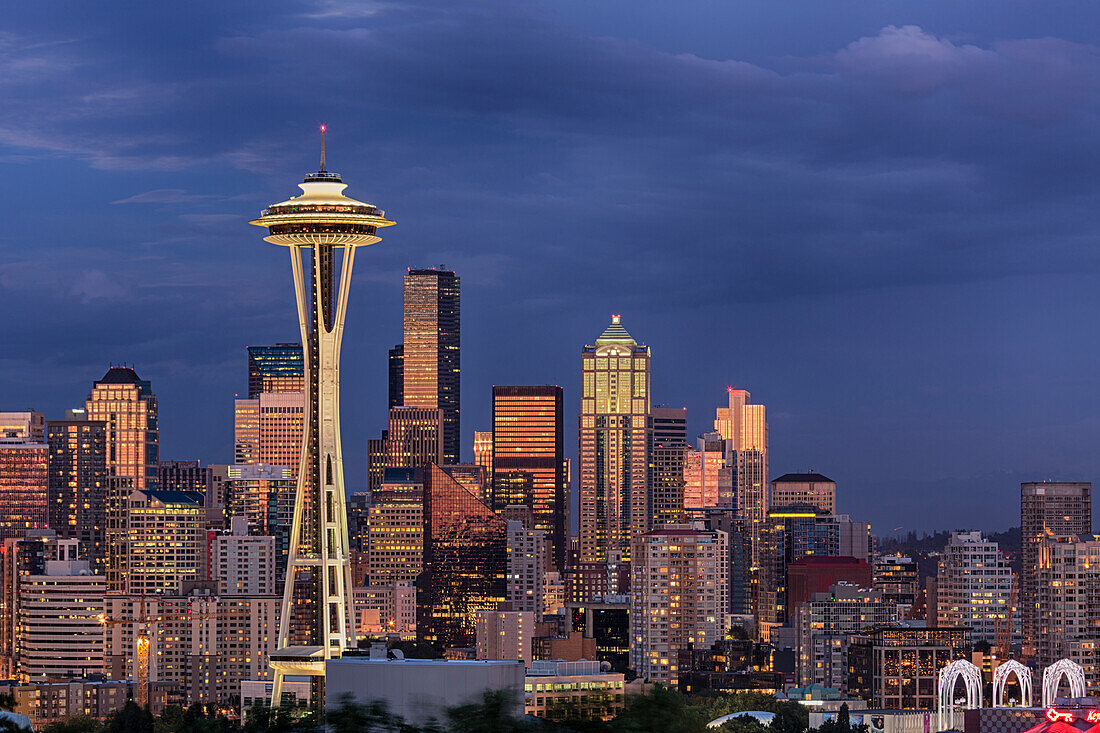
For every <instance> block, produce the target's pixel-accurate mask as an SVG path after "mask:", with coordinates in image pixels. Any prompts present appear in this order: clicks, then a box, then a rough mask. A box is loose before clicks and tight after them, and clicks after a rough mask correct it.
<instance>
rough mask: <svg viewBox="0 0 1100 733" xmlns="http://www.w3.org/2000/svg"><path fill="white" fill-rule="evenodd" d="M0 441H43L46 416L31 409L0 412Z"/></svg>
mask: <svg viewBox="0 0 1100 733" xmlns="http://www.w3.org/2000/svg"><path fill="white" fill-rule="evenodd" d="M0 442H6V443H45V442H46V416H45V415H43V414H42V413H41V412H34V411H33V410H30V411H26V412H0Z"/></svg>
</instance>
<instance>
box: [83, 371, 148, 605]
mask: <svg viewBox="0 0 1100 733" xmlns="http://www.w3.org/2000/svg"><path fill="white" fill-rule="evenodd" d="M85 409H86V414H87V416H88V419H89V420H98V421H100V422H102V423H104V424H105V425H106V429H107V433H106V446H107V493H106V501H105V503H104V517H105V526H106V531H105V533H104V541H105V543H106V545H107V591H108V592H109V593H125V592H127V590H126V516H127V511H128V506H129V497H130V493H131V492H133V491H135V490H145V489H155V488H156V486H157V471H158V466H159V462H160V453H159V442H160V429H159V426H158V423H157V398H156V395H154V394H153V390H152V388H151V387H150V385H149V382H148V381H144V380H142V379H141V378H140V377H138V375H137V372H135V371H134V370H133V369H132V368H130V367H125V366H113V367H111V368H110V369H108V370H107V373H106V374H104V375H103V378H102V379H100V380H98V381H96V382H94V383H93V384H92V392H91V394H89V395H88V399H87V402H86V403H85Z"/></svg>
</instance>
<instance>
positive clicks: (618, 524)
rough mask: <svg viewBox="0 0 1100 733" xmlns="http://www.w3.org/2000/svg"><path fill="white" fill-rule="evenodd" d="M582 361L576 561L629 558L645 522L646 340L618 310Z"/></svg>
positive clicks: (645, 527)
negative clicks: (636, 337)
mask: <svg viewBox="0 0 1100 733" xmlns="http://www.w3.org/2000/svg"><path fill="white" fill-rule="evenodd" d="M581 362H582V394H581V414H580V417H579V420H580V424H579V426H578V432H579V441H578V442H579V446H578V454H579V459H580V561H581V562H585V563H588V562H608V561H611V562H617V561H629V559H630V551H631V542H632V541H633V539H634V538H635V537H637V536H641V535H642V534H644V533H645V532H646V531H647V530H648V529H649V525H650V502H649V481H648V474H649V431H650V427H649V405H650V399H649V394H650V392H649V381H650V354H649V347H648V346H644V345H640V344H638V342H637V341H635V340H634V338H633V337H632V336H631V335H630V334H629V333H628V332H627V330H626V329H625V328H623V326H622V324H621V323H620V318H619V316H617V315H616V316H612V317H611V325H609V326H608V327H607V329H606V330H605V331H604V332H603V334H602V335H601V336H600V337H599V338H598V339H596V343H595V345H592V346H585V347H584V350H583V351H582V353H581Z"/></svg>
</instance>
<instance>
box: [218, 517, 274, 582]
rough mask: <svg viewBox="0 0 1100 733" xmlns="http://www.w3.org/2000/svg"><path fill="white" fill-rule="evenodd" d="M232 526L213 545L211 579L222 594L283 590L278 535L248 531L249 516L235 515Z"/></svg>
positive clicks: (231, 520) (231, 521) (219, 535)
mask: <svg viewBox="0 0 1100 733" xmlns="http://www.w3.org/2000/svg"><path fill="white" fill-rule="evenodd" d="M229 522H230V529H229V530H228V531H227V532H222V533H219V534H217V535H216V536H215V538H214V542H213V543H212V544H211V547H210V572H211V578H210V579H211V580H215V581H217V583H218V593H220V594H221V595H246V596H266V595H272V594H276V593H280V592H281V591H282V587H281V586H282V583H281V582H280V583H278V584H277V583H276V575H275V538H274V537H271V536H264V535H249V534H248V518H247V517H232V518H231V519H230V520H229Z"/></svg>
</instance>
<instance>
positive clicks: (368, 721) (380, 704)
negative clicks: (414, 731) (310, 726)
mask: <svg viewBox="0 0 1100 733" xmlns="http://www.w3.org/2000/svg"><path fill="white" fill-rule="evenodd" d="M325 723H326V725H327V727H328V728H329V729H331V730H332V731H334V733H359V732H360V731H378V732H379V733H384V732H387V731H408V730H410V728H409V726H408V725H407V724H406V723H405V719H404V718H402V717H401V716H400V715H396V714H394V713H391V712H390V709H389V705H388V704H387V703H386V701H385V700H372V701H371V702H369V703H366V704H361V703H357V702H355V701H354V700H352V698H351V695H343V696H342V697H341V698H340V705H339V706H338V707H337V708H336V709H335V710H329V711H328V712H327V713H326V714H325Z"/></svg>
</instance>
